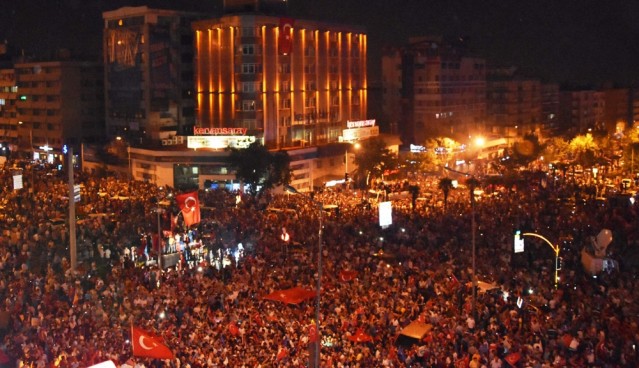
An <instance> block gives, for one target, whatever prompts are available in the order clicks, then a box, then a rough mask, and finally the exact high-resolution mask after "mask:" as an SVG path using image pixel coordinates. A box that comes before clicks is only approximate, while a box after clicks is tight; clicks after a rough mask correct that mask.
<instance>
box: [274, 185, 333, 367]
mask: <svg viewBox="0 0 639 368" xmlns="http://www.w3.org/2000/svg"><path fill="white" fill-rule="evenodd" d="M284 190H286V191H287V192H288V193H293V194H300V195H302V196H303V197H304V198H306V199H308V200H309V201H310V202H311V203H313V204H314V205H316V206H317V208H318V210H319V229H318V231H317V238H318V241H317V295H316V301H315V302H316V305H315V331H317V336H318V338H317V341H316V344H317V345H316V346H315V359H314V360H315V364H312V365H311V366H313V367H317V368H318V367H319V366H320V365H321V364H320V357H321V354H320V349H321V347H322V343H321V341H322V334H321V332H320V300H321V294H322V212H323V211H324V210H323V204H322V203H321V202H318V201H316V200H315V199H313V198H311V197H310V196H308V195H304V194H302V193H300V192H298V191H297V189H295V188H293V187H292V186H290V185H285V186H284Z"/></svg>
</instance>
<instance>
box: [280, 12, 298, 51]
mask: <svg viewBox="0 0 639 368" xmlns="http://www.w3.org/2000/svg"><path fill="white" fill-rule="evenodd" d="M293 24H295V20H294V19H291V18H280V36H279V40H278V41H279V44H280V54H282V55H288V54H290V53H291V51H293Z"/></svg>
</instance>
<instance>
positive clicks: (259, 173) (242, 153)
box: [229, 142, 291, 196]
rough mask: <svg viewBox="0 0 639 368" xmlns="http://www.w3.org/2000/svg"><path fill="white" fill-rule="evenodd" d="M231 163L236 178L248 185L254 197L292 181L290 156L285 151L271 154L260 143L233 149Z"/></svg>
mask: <svg viewBox="0 0 639 368" xmlns="http://www.w3.org/2000/svg"><path fill="white" fill-rule="evenodd" d="M229 161H230V165H231V167H232V168H233V169H235V177H236V178H237V179H238V180H240V181H242V182H243V183H245V184H248V185H249V192H250V193H251V194H252V195H254V196H255V195H257V194H259V193H260V192H262V191H264V190H267V189H270V188H273V187H274V186H276V185H280V184H281V185H285V184H288V183H289V182H290V180H291V172H290V168H289V163H290V158H289V156H288V154H287V153H286V152H283V151H280V152H276V153H271V152H269V150H268V149H267V148H266V147H264V146H263V145H262V144H261V143H259V142H254V143H252V144H251V145H250V146H249V147H248V148H245V149H237V148H232V149H231V155H230V156H229Z"/></svg>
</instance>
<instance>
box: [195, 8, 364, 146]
mask: <svg viewBox="0 0 639 368" xmlns="http://www.w3.org/2000/svg"><path fill="white" fill-rule="evenodd" d="M294 25H295V27H291V46H292V48H291V52H290V53H288V54H287V55H283V54H281V53H280V52H279V51H278V42H279V39H280V35H281V32H282V29H280V19H279V18H277V17H273V16H266V15H255V14H252V15H250V16H248V15H227V16H224V17H221V18H216V19H210V20H201V21H196V22H194V23H193V24H192V27H193V29H194V30H195V31H196V33H197V32H198V31H203V30H208V29H215V30H216V32H217V34H216V35H213V34H212V33H211V36H210V37H198V40H197V50H196V59H198V60H206V61H207V62H206V63H204V62H200V63H199V64H198V68H197V70H196V73H197V74H196V81H197V83H198V84H197V85H198V99H197V101H198V106H197V109H196V111H197V115H198V123H199V126H201V127H243V128H247V129H248V130H249V131H250V132H251V134H252V135H255V136H257V137H258V138H261V139H262V141H263V143H264V144H265V145H266V146H267V147H271V148H286V147H300V146H306V145H319V144H325V143H330V142H336V141H338V139H339V136H340V135H341V132H342V130H343V129H344V128H345V124H346V121H347V120H360V119H365V118H366V101H365V99H366V96H367V94H366V93H365V91H363V89H365V88H366V69H365V66H366V52H365V49H366V43H365V42H361V41H360V42H357V40H358V39H359V40H362V39H365V38H363V37H364V36H363V34H364V30H363V29H360V28H359V27H350V26H342V25H338V26H336V25H333V24H322V23H320V22H314V21H313V22H308V21H304V20H299V19H296V20H295V24H294ZM287 29H288V28H287ZM320 37H321V39H320ZM356 43H357V44H356ZM350 50H353V51H352V52H351V51H350ZM355 50H357V51H355ZM200 86H202V88H204V89H202V88H200ZM347 88H350V89H352V91H351V92H349V93H348V94H343V91H344V90H346V89H347ZM205 94H208V95H210V96H213V95H217V96H218V98H217V99H213V98H212V97H211V99H202V98H201V96H200V95H205ZM347 95H348V96H352V95H357V96H359V99H357V98H356V99H355V100H354V99H353V98H351V97H348V98H346V96H347ZM207 100H209V101H210V102H209V101H207Z"/></svg>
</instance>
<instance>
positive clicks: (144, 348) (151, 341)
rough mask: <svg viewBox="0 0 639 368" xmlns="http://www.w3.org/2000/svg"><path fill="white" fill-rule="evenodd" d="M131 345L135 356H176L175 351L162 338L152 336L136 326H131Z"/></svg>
mask: <svg viewBox="0 0 639 368" xmlns="http://www.w3.org/2000/svg"><path fill="white" fill-rule="evenodd" d="M131 345H132V346H133V355H134V356H139V357H149V358H156V359H173V358H174V355H173V352H171V349H169V347H168V346H166V345H164V343H163V342H162V339H161V338H159V337H154V336H151V334H149V333H148V332H145V331H144V330H142V329H140V328H137V327H134V326H131Z"/></svg>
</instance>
